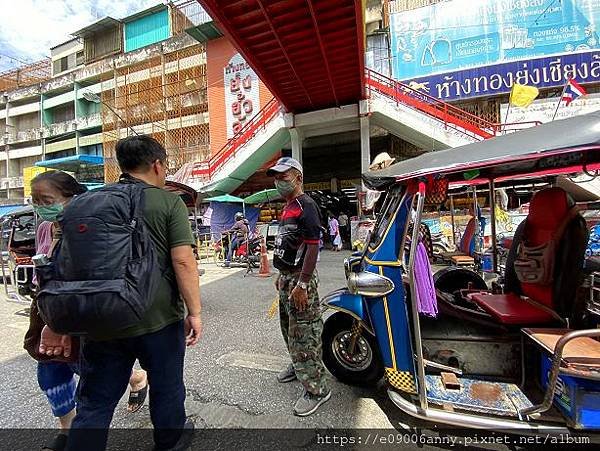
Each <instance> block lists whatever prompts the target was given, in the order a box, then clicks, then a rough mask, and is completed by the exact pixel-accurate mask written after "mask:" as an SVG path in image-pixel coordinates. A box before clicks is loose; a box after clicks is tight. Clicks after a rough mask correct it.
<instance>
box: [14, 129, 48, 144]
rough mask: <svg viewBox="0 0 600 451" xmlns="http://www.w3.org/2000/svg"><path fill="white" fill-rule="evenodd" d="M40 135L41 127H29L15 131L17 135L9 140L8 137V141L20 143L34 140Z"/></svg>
mask: <svg viewBox="0 0 600 451" xmlns="http://www.w3.org/2000/svg"><path fill="white" fill-rule="evenodd" d="M40 137H41V129H40V128H39V127H36V128H30V129H27V130H22V131H19V132H17V135H16V136H15V137H14V138H13V139H12V142H11V140H10V139H9V141H8V143H9V144H12V143H22V142H27V141H36V140H38V139H40Z"/></svg>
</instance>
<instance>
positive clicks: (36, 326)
mask: <svg viewBox="0 0 600 451" xmlns="http://www.w3.org/2000/svg"><path fill="white" fill-rule="evenodd" d="M86 191H87V188H86V187H85V186H83V185H81V184H79V183H78V182H77V180H75V179H74V178H73V177H71V176H70V175H69V174H67V173H66V172H61V171H48V172H44V173H42V174H39V175H38V176H36V177H35V178H34V179H33V180H32V181H31V194H32V203H33V209H34V211H35V212H36V214H37V216H38V217H39V218H40V220H41V221H42V222H41V223H40V224H39V226H38V228H37V230H36V254H37V255H41V254H44V255H46V256H50V255H51V254H52V250H53V247H54V246H53V244H54V243H55V242H56V241H55V240H58V239H59V238H60V234H61V230H60V225H59V223H58V222H57V216H58V215H59V214H60V212H61V211H62V210H63V209H64V207H65V206H66V205H67V204H68V203H69V202H70V200H71V199H72V198H73V197H75V196H77V195H79V194H83V193H84V192H86ZM36 282H37V280H36V278H35V276H34V283H36ZM42 334H43V336H44V341H45V342H46V343H49V342H54V343H56V344H57V345H56V346H55V347H53V349H52V351H49V350H46V349H45V348H44V347H42V349H41V350H40V346H39V345H40V342H41V341H42ZM77 345H78V343H71V337H69V336H68V335H59V334H55V333H54V332H52V331H51V330H50V329H49V328H48V327H47V326H46V325H45V324H44V322H43V320H42V319H41V317H40V316H39V312H38V309H37V301H36V299H35V298H34V299H33V302H32V305H31V308H30V323H29V329H28V331H27V333H26V335H25V340H24V348H25V349H26V350H27V352H29V354H30V355H31V356H32V357H33V358H34V359H35V360H37V361H38V365H37V379H38V385H39V387H40V389H41V390H42V391H43V392H44V394H45V395H46V397H47V399H48V404H49V405H50V409H51V411H52V414H53V415H54V416H55V417H56V418H57V419H58V423H59V428H60V432H59V434H58V435H57V436H56V437H55V438H54V440H53V442H52V443H51V444H49V445H47V446H45V447H44V448H42V449H47V450H53V451H62V450H63V449H65V447H66V444H67V435H68V433H69V428H70V427H71V423H72V421H73V418H74V417H75V408H76V405H75V391H76V386H77V382H76V379H75V374H78V373H79V367H78V364H77V362H76V359H75V358H76V357H77V354H78V349H75V347H76V346H77ZM129 385H130V387H131V391H130V399H129V401H130V402H129V405H128V410H129V411H130V412H134V411H136V410H138V409H139V408H140V407H141V406H142V404H143V403H144V400H145V397H146V391H147V386H148V380H147V377H146V372H145V371H143V370H139V371H134V372H133V373H132V374H131V377H130V380H129Z"/></svg>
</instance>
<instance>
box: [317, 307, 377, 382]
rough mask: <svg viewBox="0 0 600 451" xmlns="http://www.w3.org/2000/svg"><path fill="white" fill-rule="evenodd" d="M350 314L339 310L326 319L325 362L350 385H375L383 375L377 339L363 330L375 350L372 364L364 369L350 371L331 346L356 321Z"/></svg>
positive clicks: (373, 350) (324, 329) (323, 335)
mask: <svg viewBox="0 0 600 451" xmlns="http://www.w3.org/2000/svg"><path fill="white" fill-rule="evenodd" d="M354 321H355V320H354V318H352V317H351V316H350V315H348V314H346V313H343V312H337V313H334V314H333V315H331V316H330V317H329V318H327V320H326V321H325V324H324V326H323V334H322V340H323V363H324V364H325V367H326V368H327V369H328V370H329V372H330V373H331V374H333V375H334V376H335V378H336V379H337V380H339V381H340V382H343V383H345V384H348V385H358V386H373V385H375V384H377V382H379V381H380V380H381V378H382V377H383V362H382V360H381V355H380V353H379V345H378V344H377V340H376V339H375V337H373V336H372V335H371V334H370V333H369V332H367V331H363V333H362V337H363V338H364V339H365V340H366V341H367V343H368V344H369V346H370V347H371V351H372V352H373V359H372V361H371V364H370V365H369V366H368V367H367V368H366V369H364V370H362V371H350V370H348V369H346V368H345V367H344V366H343V365H341V364H340V363H339V361H338V359H337V358H336V356H335V354H334V353H333V350H332V348H331V343H332V341H333V339H334V338H335V336H336V335H338V334H339V333H340V332H342V331H345V330H348V331H349V330H350V329H351V328H352V324H353V323H354Z"/></svg>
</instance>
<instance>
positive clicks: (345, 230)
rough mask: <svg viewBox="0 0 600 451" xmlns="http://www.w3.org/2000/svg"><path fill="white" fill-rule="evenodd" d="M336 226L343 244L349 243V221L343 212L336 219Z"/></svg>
mask: <svg viewBox="0 0 600 451" xmlns="http://www.w3.org/2000/svg"><path fill="white" fill-rule="evenodd" d="M338 224H339V226H340V235H341V237H342V241H343V242H344V243H350V221H349V219H348V216H347V215H346V213H344V212H343V211H342V212H341V213H340V215H339V217H338Z"/></svg>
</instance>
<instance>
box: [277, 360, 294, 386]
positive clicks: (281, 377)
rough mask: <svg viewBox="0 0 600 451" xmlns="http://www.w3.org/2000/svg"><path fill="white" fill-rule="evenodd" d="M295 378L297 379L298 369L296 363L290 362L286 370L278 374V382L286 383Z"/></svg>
mask: <svg viewBox="0 0 600 451" xmlns="http://www.w3.org/2000/svg"><path fill="white" fill-rule="evenodd" d="M293 380H296V370H295V369H294V365H293V364H291V363H290V364H289V365H288V366H287V368H286V369H285V370H283V371H281V372H280V373H279V374H278V375H277V382H279V383H281V384H285V383H287V382H292V381H293Z"/></svg>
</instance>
